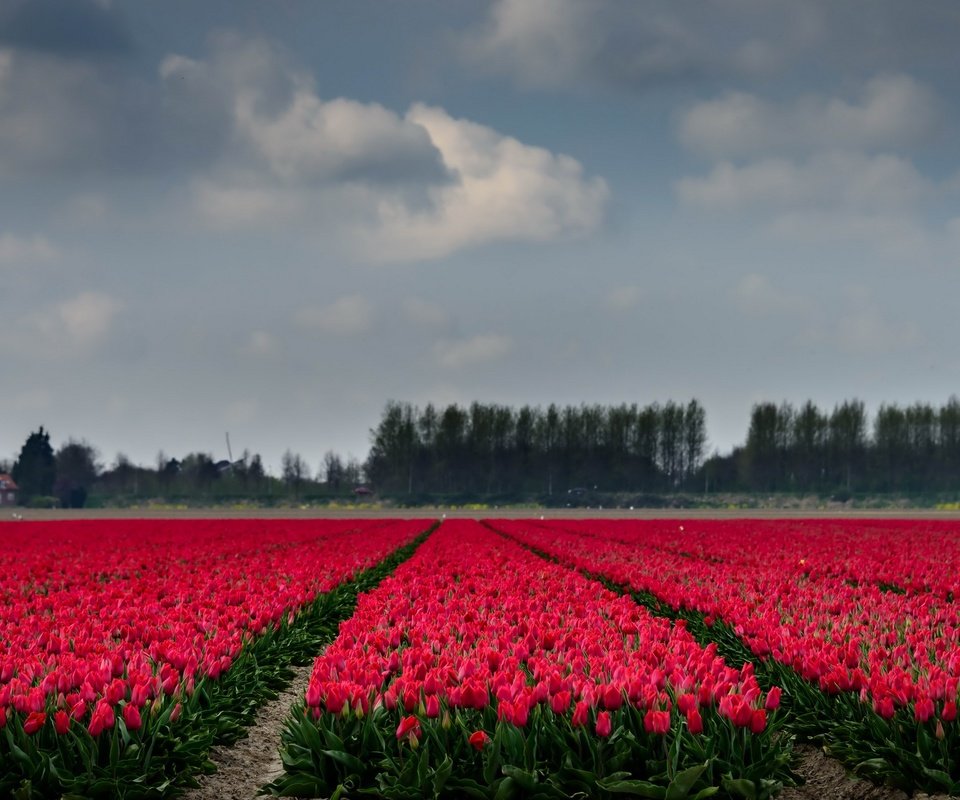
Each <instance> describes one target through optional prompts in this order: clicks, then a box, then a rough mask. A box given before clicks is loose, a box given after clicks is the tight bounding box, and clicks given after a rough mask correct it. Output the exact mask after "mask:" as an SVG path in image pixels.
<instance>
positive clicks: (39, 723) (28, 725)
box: [23, 711, 47, 736]
mask: <svg viewBox="0 0 960 800" xmlns="http://www.w3.org/2000/svg"><path fill="white" fill-rule="evenodd" d="M46 721H47V715H46V713H44V712H43V711H31V712H30V714H29V715H28V716H27V718H26V719H25V720H24V721H23V731H24V733H26V734H28V735H29V736H33V734H35V733H36V732H37V731H38V730H40V729H41V728H42V727H43V724H44V723H45V722H46Z"/></svg>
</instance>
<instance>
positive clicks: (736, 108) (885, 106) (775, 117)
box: [680, 75, 941, 158]
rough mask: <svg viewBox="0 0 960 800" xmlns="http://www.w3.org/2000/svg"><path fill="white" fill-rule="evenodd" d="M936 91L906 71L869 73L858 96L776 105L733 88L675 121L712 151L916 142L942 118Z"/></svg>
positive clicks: (729, 153)
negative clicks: (879, 74)
mask: <svg viewBox="0 0 960 800" xmlns="http://www.w3.org/2000/svg"><path fill="white" fill-rule="evenodd" d="M939 106H940V104H939V102H938V100H937V98H936V96H935V95H934V93H933V92H932V91H931V90H930V89H928V88H927V87H925V86H923V85H921V84H919V83H917V82H916V81H915V80H913V79H912V78H910V77H909V76H907V75H882V76H879V77H875V78H873V79H872V80H870V81H868V82H867V83H866V84H865V86H864V87H863V89H862V91H861V93H860V97H859V98H858V100H857V101H854V102H849V101H846V100H842V99H839V98H836V97H831V98H828V97H821V96H814V95H811V96H807V97H803V98H801V99H800V100H798V101H796V102H794V103H793V104H789V105H787V104H785V105H777V104H773V103H769V102H765V101H763V100H761V99H759V98H758V97H756V96H755V95H752V94H747V93H744V92H731V93H729V94H726V95H724V96H722V97H720V98H717V99H715V100H709V101H707V102H703V103H698V104H696V105H695V106H693V107H692V108H690V109H689V110H688V111H687V112H686V113H685V114H684V115H683V117H682V119H681V121H680V139H681V141H682V142H683V143H684V145H686V146H687V147H688V148H690V149H691V150H694V151H696V152H699V153H703V154H705V155H707V156H710V157H711V158H742V157H753V156H757V155H767V154H771V153H794V152H810V151H816V150H824V149H828V150H854V151H861V150H874V149H890V148H894V149H895V148H897V147H901V146H909V145H915V144H917V143H919V142H922V141H924V140H926V139H929V138H930V137H931V136H933V135H934V133H935V132H936V131H937V129H938V127H939V125H940V123H941V115H940V108H939Z"/></svg>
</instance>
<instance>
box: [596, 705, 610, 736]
mask: <svg viewBox="0 0 960 800" xmlns="http://www.w3.org/2000/svg"><path fill="white" fill-rule="evenodd" d="M610 729H611V725H610V712H609V711H601V712H600V713H599V714H597V736H602V737H604V738H606V737H607V736H609V735H610Z"/></svg>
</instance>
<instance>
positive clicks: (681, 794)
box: [664, 764, 707, 800]
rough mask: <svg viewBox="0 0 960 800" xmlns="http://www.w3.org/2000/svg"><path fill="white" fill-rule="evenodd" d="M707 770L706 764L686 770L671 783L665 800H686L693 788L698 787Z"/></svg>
mask: <svg viewBox="0 0 960 800" xmlns="http://www.w3.org/2000/svg"><path fill="white" fill-rule="evenodd" d="M706 769H707V765H706V764H701V765H700V766H698V767H690V769H685V770H684V771H683V772H681V773H680V774H679V775H677V776H676V777H675V778H674V779H673V780H672V781H670V785H669V786H668V787H667V793H666V795H665V796H664V800H685V798H686V797H687V796H688V795H689V794H690V791H691V790H692V789H693V787H694V786H696V785H697V781H698V780H700V776H701V775H703V773H704V772H705V771H706Z"/></svg>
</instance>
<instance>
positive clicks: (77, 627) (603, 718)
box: [0, 518, 960, 798]
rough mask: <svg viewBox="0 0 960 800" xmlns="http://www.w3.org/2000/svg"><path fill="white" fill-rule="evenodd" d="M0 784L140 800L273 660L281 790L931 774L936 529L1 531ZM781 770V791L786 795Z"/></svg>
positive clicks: (229, 714) (946, 647)
mask: <svg viewBox="0 0 960 800" xmlns="http://www.w3.org/2000/svg"><path fill="white" fill-rule="evenodd" d="M0 542H2V545H0V568H2V570H0V595H2V596H3V603H2V606H0V637H2V639H0V641H2V649H0V796H7V795H13V794H16V796H18V797H26V798H29V797H50V796H60V795H69V796H73V797H113V796H124V797H131V798H133V797H163V796H171V795H174V794H177V793H179V792H181V791H183V790H184V789H185V788H187V787H189V786H190V785H191V784H192V783H193V780H194V777H195V776H197V775H199V774H201V773H203V772H205V771H209V770H210V768H211V765H210V763H209V761H208V757H209V753H210V749H211V747H212V746H213V745H215V744H221V745H223V744H227V745H229V744H230V743H232V742H235V741H236V740H237V739H239V738H241V737H243V736H244V735H245V731H246V729H247V728H246V726H248V725H249V723H250V722H251V720H252V719H253V716H254V714H255V711H256V708H257V707H258V706H260V705H261V704H263V703H264V702H269V701H270V700H272V699H274V698H276V697H277V692H278V691H279V690H280V689H282V687H283V686H285V685H286V683H287V682H288V680H289V677H290V668H291V666H294V665H298V664H311V665H312V666H311V667H310V672H309V676H307V677H306V682H305V685H304V687H303V690H302V691H301V693H300V694H299V696H298V697H297V699H296V700H295V701H294V702H292V704H290V706H289V708H287V709H286V711H285V717H286V721H285V724H284V726H283V735H282V742H281V748H280V756H281V758H282V762H283V766H284V772H283V773H282V774H281V775H279V776H273V777H272V780H271V781H270V782H269V783H267V781H266V780H264V783H265V784H267V785H266V786H264V787H263V789H262V790H263V791H265V792H268V793H271V794H281V795H283V794H286V795H294V796H311V797H327V796H357V795H359V794H362V795H364V796H370V795H373V796H382V797H422V796H447V797H465V796H470V797H490V798H493V797H544V798H546V797H558V798H559V797H568V796H572V795H579V796H584V797H611V798H612V797H617V796H631V795H632V796H640V797H649V798H683V797H690V798H694V797H701V798H704V797H709V796H717V797H724V796H726V797H741V798H764V797H770V796H775V795H776V794H778V793H779V792H780V791H782V790H784V789H785V787H790V786H792V785H793V784H795V783H797V782H798V781H799V780H800V778H799V776H798V774H797V771H796V769H797V755H796V752H795V751H794V748H795V747H796V746H798V745H804V746H806V745H810V744H812V745H814V746H815V747H817V748H819V749H822V750H824V751H825V752H826V753H828V754H829V756H830V757H831V758H832V759H834V760H835V763H836V764H838V765H842V767H843V768H844V769H846V770H847V771H849V772H850V773H852V774H855V775H858V776H861V777H862V778H865V779H868V780H870V781H873V782H876V783H878V784H886V785H888V786H891V787H897V788H899V789H902V790H904V791H907V792H911V791H916V790H923V791H927V792H942V793H950V794H958V793H960V733H958V730H957V725H958V723H957V721H956V713H957V700H958V685H960V614H958V608H960V607H958V605H957V602H956V598H957V597H958V592H960V577H958V576H960V569H958V568H960V525H958V524H957V523H955V522H949V521H942V520H904V519H898V520H883V519H870V520H849V519H848V520H830V519H819V520H797V519H791V520H749V521H748V520H742V519H741V520H706V519H687V520H678V519H659V520H617V519H608V518H604V519H551V520H542V519H489V520H481V521H477V520H465V519H447V520H445V521H443V522H441V523H439V524H437V523H436V522H434V521H433V520H428V519H419V520H417V519H412V520H400V519H389V518H382V519H363V520H361V519H347V518H344V519H336V520H333V519H326V520H292V519H287V520H280V519H275V520H252V519H247V520H213V519H208V520H175V521H171V520H162V519H153V520H88V521H82V522H77V521H74V522H25V523H4V524H3V525H0ZM786 791H787V792H789V791H792V790H790V789H789V788H787V789H786Z"/></svg>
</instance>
